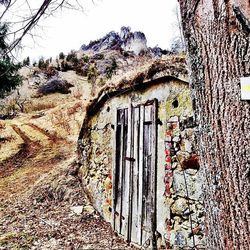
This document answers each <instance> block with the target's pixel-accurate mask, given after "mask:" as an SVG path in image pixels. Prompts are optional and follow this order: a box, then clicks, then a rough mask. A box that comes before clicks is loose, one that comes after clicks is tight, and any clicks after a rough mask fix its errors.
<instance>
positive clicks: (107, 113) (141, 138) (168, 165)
mask: <svg viewBox="0 0 250 250" xmlns="http://www.w3.org/2000/svg"><path fill="white" fill-rule="evenodd" d="M194 129H195V123H194V119H193V111H192V102H191V98H190V89H189V86H188V82H187V71H186V67H185V62H184V60H183V59H182V58H172V59H171V60H166V61H159V60H158V61H156V62H153V63H152V64H151V65H148V67H146V68H144V69H143V70H141V71H140V70H137V71H136V73H135V74H134V75H132V76H130V77H128V78H122V79H121V80H120V81H119V82H118V83H116V84H113V85H110V86H107V87H105V88H103V89H102V90H101V91H100V93H99V95H98V96H97V97H96V98H95V99H94V100H92V102H91V103H90V104H89V106H88V107H87V111H86V117H85V119H84V122H83V126H82V129H81V132H80V135H79V140H78V150H79V156H80V164H81V168H80V170H81V171H80V172H81V176H82V180H83V184H84V188H85V191H86V193H87V194H88V196H89V198H90V199H91V201H92V203H93V205H94V207H95V208H96V210H97V211H98V212H99V213H100V214H101V215H102V216H103V218H104V219H105V220H106V221H109V222H110V223H111V224H112V227H113V229H114V230H115V231H116V232H117V233H118V234H119V235H121V236H122V237H124V238H125V239H126V240H127V241H128V242H130V243H132V244H135V245H139V246H141V247H143V248H145V249H147V248H148V249H155V248H156V247H157V249H158V248H160V249H191V248H192V247H196V248H195V249H205V248H204V245H205V243H204V240H205V239H204V224H203V221H204V213H203V203H202V174H201V171H200V167H199V163H198V156H197V154H196V153H195V149H194V146H193V141H194V136H193V132H194ZM192 249H194V248H192Z"/></svg>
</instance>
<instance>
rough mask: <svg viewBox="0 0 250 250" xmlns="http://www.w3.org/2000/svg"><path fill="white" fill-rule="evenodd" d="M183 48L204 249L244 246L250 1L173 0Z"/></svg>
mask: <svg viewBox="0 0 250 250" xmlns="http://www.w3.org/2000/svg"><path fill="white" fill-rule="evenodd" d="M179 3H180V7H181V15H182V23H183V30H184V36H185V39H186V43H187V49H188V60H189V67H190V80H191V89H192V99H193V105H194V110H195V116H196V121H197V122H198V124H199V130H198V133H197V142H198V144H197V145H198V149H199V152H200V164H201V166H202V168H203V171H204V175H205V180H206V183H205V185H204V189H205V190H204V192H205V211H206V228H207V244H208V247H207V248H208V249H209V250H210V249H214V250H219V249H223V250H224V249H228V250H232V249H237V250H238V249H250V237H249V236H250V229H249V227H250V219H249V213H250V207H249V192H250V101H243V100H241V95H240V77H243V76H249V75H250V22H249V21H250V2H249V1H248V0H203V1H200V0H179Z"/></svg>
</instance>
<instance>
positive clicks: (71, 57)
mask: <svg viewBox="0 0 250 250" xmlns="http://www.w3.org/2000/svg"><path fill="white" fill-rule="evenodd" d="M75 58H76V59H77V55H76V52H75V51H73V50H72V51H71V52H70V53H69V54H68V55H67V57H66V61H68V62H72V60H74V59H75Z"/></svg>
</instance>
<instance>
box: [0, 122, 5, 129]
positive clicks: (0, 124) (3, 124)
mask: <svg viewBox="0 0 250 250" xmlns="http://www.w3.org/2000/svg"><path fill="white" fill-rule="evenodd" d="M5 128H6V125H5V123H4V122H1V121H0V129H5Z"/></svg>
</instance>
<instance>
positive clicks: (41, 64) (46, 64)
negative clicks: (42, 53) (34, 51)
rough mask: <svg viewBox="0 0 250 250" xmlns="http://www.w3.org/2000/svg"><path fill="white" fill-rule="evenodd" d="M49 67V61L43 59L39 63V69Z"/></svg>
mask: <svg viewBox="0 0 250 250" xmlns="http://www.w3.org/2000/svg"><path fill="white" fill-rule="evenodd" d="M48 66H49V61H48V60H46V61H44V59H43V57H41V58H40V59H39V61H38V68H39V69H46V68H47V67H48Z"/></svg>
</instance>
